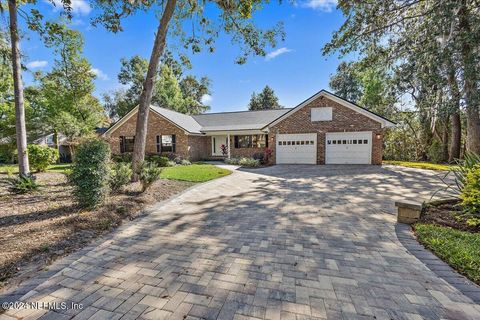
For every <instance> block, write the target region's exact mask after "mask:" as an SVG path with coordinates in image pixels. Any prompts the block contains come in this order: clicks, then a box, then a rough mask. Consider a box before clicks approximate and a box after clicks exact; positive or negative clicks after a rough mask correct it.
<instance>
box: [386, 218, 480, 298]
mask: <svg viewBox="0 0 480 320" xmlns="http://www.w3.org/2000/svg"><path fill="white" fill-rule="evenodd" d="M395 233H396V234H397V238H398V241H400V243H401V244H402V245H403V246H404V247H405V248H406V249H407V251H408V252H410V253H411V254H412V255H413V256H415V257H416V258H417V259H418V260H420V261H421V262H422V263H423V264H424V265H425V266H426V267H427V268H428V269H430V270H431V271H432V272H434V273H435V274H436V275H437V276H438V277H439V278H441V279H443V280H444V281H446V282H448V283H449V284H450V285H451V286H453V287H454V288H455V289H457V290H458V291H460V292H461V293H462V294H464V295H465V296H467V297H469V298H470V299H472V300H473V301H474V302H475V303H477V304H480V287H479V286H478V285H476V284H475V283H474V282H472V281H470V280H469V279H467V278H466V277H465V276H463V275H461V274H460V273H458V272H457V271H456V270H455V269H453V268H452V267H450V265H449V264H448V263H446V262H445V261H443V260H441V259H440V258H439V257H437V256H436V255H435V254H434V253H432V252H431V251H430V250H428V249H427V248H425V247H424V246H423V245H422V244H421V243H420V242H418V240H417V238H416V237H415V235H414V234H413V231H412V228H411V226H410V225H408V224H403V223H397V224H396V225H395Z"/></svg>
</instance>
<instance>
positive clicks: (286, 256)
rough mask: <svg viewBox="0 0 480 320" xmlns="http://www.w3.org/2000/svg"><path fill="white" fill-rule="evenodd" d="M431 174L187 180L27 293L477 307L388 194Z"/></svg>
mask: <svg viewBox="0 0 480 320" xmlns="http://www.w3.org/2000/svg"><path fill="white" fill-rule="evenodd" d="M436 175H438V173H435V172H428V171H421V170H415V169H400V168H380V167H376V166H275V167H271V168H265V169H257V170H252V171H246V172H235V173H234V174H232V175H231V176H228V177H225V178H222V179H219V180H216V181H212V182H210V183H207V184H204V185H201V186H197V187H195V188H193V189H191V190H189V191H188V192H187V193H184V194H182V195H181V196H179V197H177V198H176V199H174V200H173V201H170V202H168V203H166V204H162V205H159V206H158V207H157V208H155V210H154V212H153V213H151V214H150V215H149V216H147V217H145V218H143V219H141V220H138V221H135V222H133V223H131V224H128V225H125V226H123V227H121V229H120V230H118V231H117V232H115V233H114V234H113V235H112V236H111V237H110V239H108V240H106V241H104V242H103V243H102V244H100V245H98V246H96V247H95V248H94V249H93V250H91V251H89V252H88V253H87V254H86V255H83V256H80V257H79V258H78V259H77V260H74V261H73V262H72V263H71V264H70V265H69V266H68V267H67V268H65V269H63V270H62V271H60V272H59V273H58V274H56V275H55V276H53V277H51V278H50V279H48V280H46V281H43V282H42V283H40V285H39V286H38V287H37V288H36V289H35V290H34V291H31V292H30V293H28V294H27V297H26V298H25V297H24V299H23V300H30V301H50V302H51V301H57V302H58V301H74V302H78V303H82V304H83V309H81V310H72V309H69V310H63V311H61V310H56V311H49V312H48V313H47V312H46V311H38V310H37V311H35V310H23V311H19V312H17V313H15V312H12V311H9V312H8V313H7V315H9V316H30V317H32V318H35V317H39V316H43V317H45V318H49V317H51V318H55V319H61V318H62V317H65V318H69V317H70V318H71V317H73V316H76V318H75V319H77V318H78V319H88V318H90V317H92V318H95V319H105V318H114V319H118V318H122V317H123V318H122V319H134V318H137V317H142V318H147V319H163V318H175V319H195V317H198V318H207V319H232V318H235V319H247V318H248V317H254V318H261V319H263V318H265V319H280V318H281V319H309V318H328V319H357V318H358V319H363V318H365V319H371V318H374V317H375V318H376V319H421V318H427V319H480V307H479V306H478V305H476V304H474V303H473V302H472V300H470V299H469V298H467V297H466V296H464V295H462V294H461V293H460V292H459V291H457V290H456V289H455V288H454V287H452V286H450V285H449V284H448V283H447V282H445V281H444V280H442V279H440V278H438V277H437V276H436V275H435V274H434V273H433V272H432V271H430V270H429V269H427V267H425V266H424V264H423V263H421V262H420V261H419V260H417V259H416V258H415V257H414V256H412V255H411V254H410V253H409V252H408V251H407V250H406V249H405V248H404V247H403V246H402V244H401V243H400V242H399V240H398V239H397V236H396V233H395V215H394V212H395V208H394V206H393V202H394V201H395V200H397V199H402V198H405V197H407V198H409V197H411V198H417V197H418V192H421V195H422V196H423V197H427V195H428V194H430V193H431V192H432V191H434V190H436V188H437V187H436V186H435V185H436V184H438V179H437V178H436ZM4 316H5V315H4Z"/></svg>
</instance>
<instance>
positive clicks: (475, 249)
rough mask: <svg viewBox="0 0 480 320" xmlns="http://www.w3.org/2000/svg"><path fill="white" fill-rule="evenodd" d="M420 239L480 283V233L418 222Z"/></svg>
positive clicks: (453, 265)
mask: <svg viewBox="0 0 480 320" xmlns="http://www.w3.org/2000/svg"><path fill="white" fill-rule="evenodd" d="M415 233H416V234H417V237H418V240H419V241H420V242H421V243H422V244H423V245H424V246H426V247H427V248H429V249H430V250H432V251H433V252H434V253H435V254H436V255H437V256H438V257H439V258H441V259H442V260H443V261H445V262H447V263H448V264H449V265H450V266H452V267H453V268H455V269H456V270H457V271H458V272H460V273H462V274H463V275H465V276H466V277H467V278H469V279H470V280H472V281H474V282H476V283H477V284H480V233H470V232H465V231H459V230H455V229H452V228H448V227H440V226H436V225H432V224H420V223H418V224H416V225H415Z"/></svg>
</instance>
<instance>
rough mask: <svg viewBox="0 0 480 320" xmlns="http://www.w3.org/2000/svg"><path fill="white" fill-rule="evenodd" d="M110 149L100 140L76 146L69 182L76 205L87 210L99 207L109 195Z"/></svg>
mask: <svg viewBox="0 0 480 320" xmlns="http://www.w3.org/2000/svg"><path fill="white" fill-rule="evenodd" d="M109 162H110V147H109V145H108V143H107V142H105V141H102V140H90V141H87V142H84V143H82V144H80V145H79V146H78V149H77V152H76V155H75V161H74V162H73V165H72V173H71V174H70V177H69V180H70V181H71V182H72V184H73V186H74V195H75V197H76V199H77V201H78V203H79V204H80V205H81V206H83V207H87V208H94V207H97V206H98V205H100V204H101V203H102V202H103V201H104V200H105V198H106V196H107V195H108V193H109V191H110V190H109V189H110V188H109Z"/></svg>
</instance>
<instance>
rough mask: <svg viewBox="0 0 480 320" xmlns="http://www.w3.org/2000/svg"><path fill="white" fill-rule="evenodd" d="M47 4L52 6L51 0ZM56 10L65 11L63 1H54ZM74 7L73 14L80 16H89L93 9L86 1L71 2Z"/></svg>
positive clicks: (76, 0)
mask: <svg viewBox="0 0 480 320" xmlns="http://www.w3.org/2000/svg"><path fill="white" fill-rule="evenodd" d="M46 2H48V3H50V4H52V2H51V1H50V0H46ZM52 5H54V7H55V10H56V11H57V10H63V4H62V1H61V0H53V4H52ZM71 5H72V12H73V13H76V14H79V15H87V14H89V13H90V11H92V7H90V4H89V3H88V2H87V1H85V0H71Z"/></svg>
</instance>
